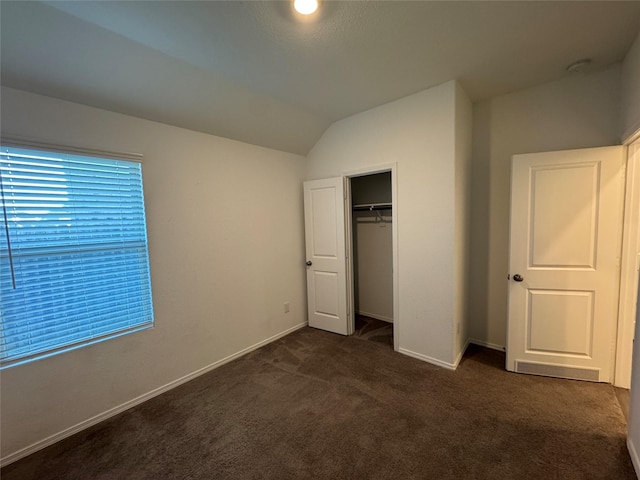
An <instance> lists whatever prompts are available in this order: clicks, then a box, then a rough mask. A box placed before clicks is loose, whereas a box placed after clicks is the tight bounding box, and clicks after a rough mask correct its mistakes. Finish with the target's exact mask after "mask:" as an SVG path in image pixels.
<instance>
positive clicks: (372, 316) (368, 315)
mask: <svg viewBox="0 0 640 480" xmlns="http://www.w3.org/2000/svg"><path fill="white" fill-rule="evenodd" d="M358 315H362V316H363V317H370V318H375V319H376V320H382V321H383V322H389V323H393V318H391V317H385V316H384V315H377V314H375V313H368V312H358Z"/></svg>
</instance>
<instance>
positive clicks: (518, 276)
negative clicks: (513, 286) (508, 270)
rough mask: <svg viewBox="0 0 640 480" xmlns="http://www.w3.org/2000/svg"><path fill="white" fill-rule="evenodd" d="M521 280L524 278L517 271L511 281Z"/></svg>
mask: <svg viewBox="0 0 640 480" xmlns="http://www.w3.org/2000/svg"><path fill="white" fill-rule="evenodd" d="M522 280H524V278H522V275H520V274H518V273H516V274H515V275H514V276H513V281H514V282H521V281H522Z"/></svg>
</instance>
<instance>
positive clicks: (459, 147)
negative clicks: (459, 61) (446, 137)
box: [453, 84, 473, 363]
mask: <svg viewBox="0 0 640 480" xmlns="http://www.w3.org/2000/svg"><path fill="white" fill-rule="evenodd" d="M455 114H456V131H455V162H456V166H455V267H454V268H455V273H454V275H455V276H454V279H453V285H454V289H455V291H454V301H455V305H454V312H453V316H454V328H455V334H454V344H453V355H454V358H455V359H456V363H457V362H458V361H460V360H461V358H462V355H463V354H464V350H465V347H466V343H467V341H468V339H469V312H468V306H469V301H468V295H469V262H470V251H469V249H470V238H471V232H470V225H471V153H472V152H471V139H472V118H473V108H472V105H471V101H470V100H469V97H467V94H466V93H465V92H464V90H462V88H461V87H460V85H459V84H457V85H456V105H455Z"/></svg>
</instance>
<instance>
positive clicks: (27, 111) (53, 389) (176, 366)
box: [1, 88, 306, 457]
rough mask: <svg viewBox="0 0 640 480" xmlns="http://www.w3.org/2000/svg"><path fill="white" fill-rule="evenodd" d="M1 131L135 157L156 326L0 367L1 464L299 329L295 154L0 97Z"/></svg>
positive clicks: (17, 94) (26, 97)
mask: <svg viewBox="0 0 640 480" xmlns="http://www.w3.org/2000/svg"><path fill="white" fill-rule="evenodd" d="M2 134H3V135H9V136H20V137H29V138H32V139H37V140H40V141H44V142H50V143H56V144H61V145H71V146H80V147H94V148H102V149H106V150H112V151H123V152H137V153H142V154H143V155H144V160H143V181H144V189H145V197H146V211H147V225H148V238H149V256H150V262H151V264H150V267H151V277H152V287H153V300H154V307H155V320H156V325H155V328H153V329H151V330H146V331H142V332H138V333H135V334H132V335H127V336H124V337H120V338H117V339H113V340H110V341H107V342H104V343H100V344H97V345H92V346H90V347H86V348H82V349H79V350H76V351H72V352H68V353H65V354H61V355H58V356H55V357H52V358H47V359H43V360H39V361H36V362H32V363H29V364H26V365H22V366H16V367H12V368H9V369H6V370H3V371H2V392H1V395H2V397H1V401H2V425H1V428H2V430H1V434H2V451H1V455H2V457H7V456H8V455H10V454H13V453H15V452H17V451H19V450H20V449H24V448H25V447H28V446H30V445H31V444H34V443H37V442H39V441H41V440H43V439H45V438H46V437H48V436H50V435H55V434H57V433H59V432H61V431H63V430H64V429H68V428H70V427H72V426H74V425H76V424H78V423H80V422H84V421H86V420H87V419H90V418H91V417H94V416H96V415H100V414H101V413H103V412H105V411H107V410H109V409H112V408H114V407H117V406H118V405H120V404H123V403H125V402H128V401H131V400H132V399H134V398H136V397H138V396H140V395H144V394H146V393H147V392H150V391H151V390H153V389H156V388H159V387H161V386H163V385H166V384H168V383H170V382H173V381H175V380H177V379H179V378H181V377H183V376H185V375H187V374H189V373H191V372H194V371H196V370H198V369H201V368H203V367H206V366H208V365H211V364H212V363H214V362H217V361H219V360H221V359H224V358H225V357H228V356H230V355H233V354H235V353H237V352H240V351H242V350H243V349H246V348H248V347H251V346H253V345H255V344H257V343H259V342H262V341H264V340H265V339H268V338H269V337H272V336H275V335H278V334H281V333H283V332H285V331H287V330H289V329H292V328H294V327H296V326H299V325H301V324H304V322H305V321H306V313H305V312H306V300H305V291H304V288H305V279H304V268H302V266H303V265H304V253H303V246H304V243H303V231H304V230H303V210H302V188H301V182H302V178H303V170H304V160H303V158H302V157H300V156H298V155H293V154H288V153H283V152H279V151H275V150H270V149H267V148H261V147H256V146H252V145H247V144H243V143H240V142H236V141H231V140H228V139H223V138H219V137H215V136H211V135H205V134H200V133H196V132H192V131H188V130H183V129H179V128H175V127H170V126H166V125H162V124H158V123H153V122H149V121H145V120H140V119H137V118H133V117H128V116H124V115H119V114H115V113H111V112H107V111H103V110H98V109H95V108H91V107H85V106H81V105H77V104H72V103H67V102H63V101H60V100H55V99H52V98H47V97H41V96H37V95H33V94H29V93H25V92H21V91H18V90H12V89H7V88H3V89H2ZM285 301H289V302H291V311H290V313H287V314H284V313H283V302H285Z"/></svg>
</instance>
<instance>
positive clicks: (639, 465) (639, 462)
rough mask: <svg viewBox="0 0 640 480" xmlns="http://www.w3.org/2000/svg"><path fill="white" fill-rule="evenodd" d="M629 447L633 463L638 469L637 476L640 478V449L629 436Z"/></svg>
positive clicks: (636, 469)
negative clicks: (639, 452)
mask: <svg viewBox="0 0 640 480" xmlns="http://www.w3.org/2000/svg"><path fill="white" fill-rule="evenodd" d="M627 449H628V450H629V456H630V457H631V463H633V468H634V469H635V471H636V477H638V478H640V458H639V457H638V451H637V450H636V447H635V445H634V444H633V442H632V441H631V439H630V438H629V437H627Z"/></svg>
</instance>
